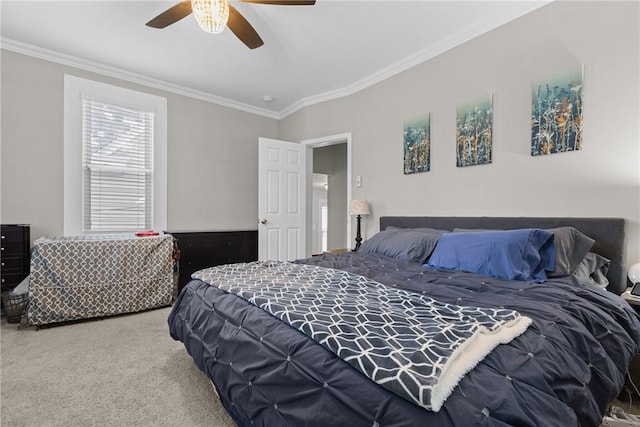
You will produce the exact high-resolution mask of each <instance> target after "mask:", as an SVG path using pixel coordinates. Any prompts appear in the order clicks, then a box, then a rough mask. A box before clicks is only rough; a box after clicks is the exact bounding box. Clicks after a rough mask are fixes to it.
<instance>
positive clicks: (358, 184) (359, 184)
mask: <svg viewBox="0 0 640 427" xmlns="http://www.w3.org/2000/svg"><path fill="white" fill-rule="evenodd" d="M356 187H362V176H360V175H357V176H356Z"/></svg>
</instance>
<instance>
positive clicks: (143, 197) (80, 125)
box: [64, 76, 167, 235]
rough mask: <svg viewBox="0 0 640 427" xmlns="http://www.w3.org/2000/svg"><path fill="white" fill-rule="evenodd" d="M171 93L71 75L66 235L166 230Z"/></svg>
mask: <svg viewBox="0 0 640 427" xmlns="http://www.w3.org/2000/svg"><path fill="white" fill-rule="evenodd" d="M166 111H167V106H166V99H165V98H161V97H157V96H154V95H149V94H146V93H141V92H136V91H132V90H129V89H124V88H120V87H116V86H111V85H107V84H103V83H98V82H94V81H90V80H85V79H80V78H77V77H73V76H65V165H64V166H65V167H64V171H65V172H64V209H65V210H64V234H65V235H79V234H92V233H105V232H107V233H111V232H133V231H139V230H150V229H153V230H158V231H162V230H165V229H166V116H167V112H166Z"/></svg>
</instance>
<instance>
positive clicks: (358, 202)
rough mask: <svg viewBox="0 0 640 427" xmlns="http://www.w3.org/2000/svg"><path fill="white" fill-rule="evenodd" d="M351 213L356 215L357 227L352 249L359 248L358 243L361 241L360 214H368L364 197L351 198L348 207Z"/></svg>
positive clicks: (367, 205) (367, 206)
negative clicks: (354, 245) (354, 244)
mask: <svg viewBox="0 0 640 427" xmlns="http://www.w3.org/2000/svg"><path fill="white" fill-rule="evenodd" d="M349 213H350V214H351V215H357V217H356V219H357V224H358V225H357V228H356V247H355V248H354V249H353V251H354V252H355V251H357V250H358V249H360V243H361V242H362V236H361V235H360V221H361V219H362V215H369V204H368V203H367V201H366V200H365V199H353V200H351V207H350V209H349Z"/></svg>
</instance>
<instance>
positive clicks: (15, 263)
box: [0, 256, 24, 277]
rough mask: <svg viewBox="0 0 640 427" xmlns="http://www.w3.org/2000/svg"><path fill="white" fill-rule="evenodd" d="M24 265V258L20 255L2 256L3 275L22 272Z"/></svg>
mask: <svg viewBox="0 0 640 427" xmlns="http://www.w3.org/2000/svg"><path fill="white" fill-rule="evenodd" d="M23 267H24V260H23V259H22V257H19V256H3V257H2V258H0V268H2V276H3V277H4V276H5V275H6V274H8V273H14V272H21V271H22V269H23Z"/></svg>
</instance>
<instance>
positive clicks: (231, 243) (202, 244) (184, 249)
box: [167, 230, 258, 293]
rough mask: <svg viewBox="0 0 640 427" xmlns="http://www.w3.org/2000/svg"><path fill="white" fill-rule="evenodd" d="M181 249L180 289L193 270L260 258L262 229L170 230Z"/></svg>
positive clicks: (187, 280) (189, 278) (179, 289)
mask: <svg viewBox="0 0 640 427" xmlns="http://www.w3.org/2000/svg"><path fill="white" fill-rule="evenodd" d="M167 233H170V234H172V235H173V237H174V238H175V239H177V244H178V248H179V249H180V277H179V278H178V293H180V291H181V290H182V288H184V287H185V285H186V284H187V283H188V282H189V280H191V274H192V273H195V272H196V271H198V270H201V269H203V268H207V267H214V266H216V265H222V264H233V263H236V262H251V261H257V260H258V230H246V231H189V232H174V231H168V232H167Z"/></svg>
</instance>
